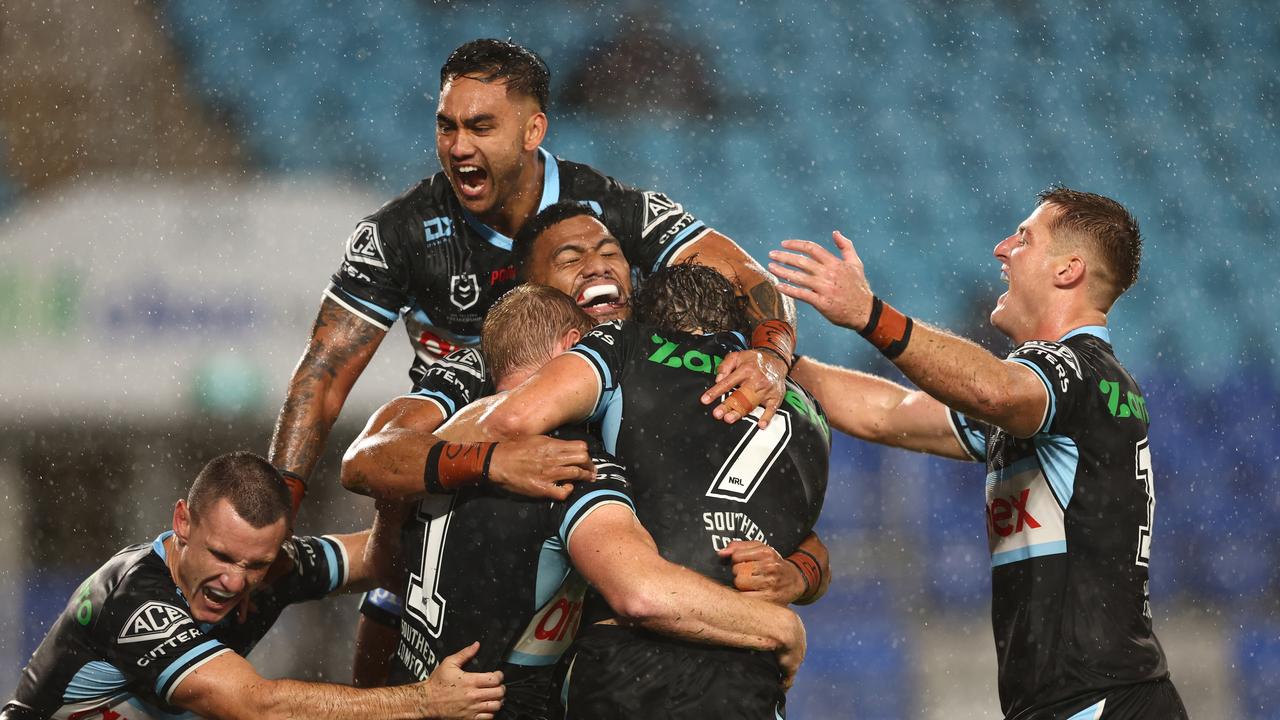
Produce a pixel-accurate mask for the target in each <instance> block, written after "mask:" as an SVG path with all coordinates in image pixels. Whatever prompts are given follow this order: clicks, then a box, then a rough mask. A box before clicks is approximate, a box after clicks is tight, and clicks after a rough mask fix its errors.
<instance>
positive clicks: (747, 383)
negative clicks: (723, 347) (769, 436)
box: [702, 349, 788, 428]
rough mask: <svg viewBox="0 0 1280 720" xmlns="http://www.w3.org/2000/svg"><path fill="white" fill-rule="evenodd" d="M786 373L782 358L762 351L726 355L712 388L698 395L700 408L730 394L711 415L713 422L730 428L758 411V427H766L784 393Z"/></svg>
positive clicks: (785, 389) (753, 350)
mask: <svg viewBox="0 0 1280 720" xmlns="http://www.w3.org/2000/svg"><path fill="white" fill-rule="evenodd" d="M787 370H788V368H787V364H786V363H785V362H783V361H782V358H780V357H778V356H777V355H774V354H772V353H769V352H765V351H763V350H758V349H749V350H739V351H737V352H733V353H729V354H728V355H726V356H725V358H724V361H723V362H721V363H720V367H719V368H717V370H716V384H715V385H712V386H711V388H710V389H709V390H707V391H706V392H704V393H703V394H702V404H703V405H710V404H711V403H712V402H714V401H715V400H716V398H719V397H721V396H723V395H724V394H725V393H730V394H729V396H728V397H726V398H725V399H724V400H723V401H722V402H721V403H720V404H719V405H717V406H716V407H715V408H714V409H713V410H712V411H711V415H712V416H713V417H715V419H717V420H723V421H725V422H726V423H729V424H730V425H732V424H733V423H736V422H738V420H740V419H742V418H744V417H746V416H748V415H750V414H751V412H752V411H753V410H755V409H756V408H757V407H762V408H764V412H763V413H762V414H761V415H760V420H759V422H758V425H759V426H760V427H761V428H765V427H768V426H769V420H771V419H772V418H773V415H774V413H776V412H777V411H778V405H780V404H782V398H783V396H784V395H785V394H786V392H787V386H786V380H787ZM735 388H736V389H735Z"/></svg>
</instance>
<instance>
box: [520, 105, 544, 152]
mask: <svg viewBox="0 0 1280 720" xmlns="http://www.w3.org/2000/svg"><path fill="white" fill-rule="evenodd" d="M546 136H547V114H546V113H544V112H542V111H538V112H536V113H534V114H533V115H530V116H529V119H528V120H526V121H525V123H524V150H525V152H532V151H534V150H537V149H538V146H539V145H541V144H542V139H543V138H545V137H546Z"/></svg>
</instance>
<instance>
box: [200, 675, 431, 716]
mask: <svg viewBox="0 0 1280 720" xmlns="http://www.w3.org/2000/svg"><path fill="white" fill-rule="evenodd" d="M241 702H242V703H243V705H244V706H245V710H244V711H242V712H236V711H232V713H231V714H227V715H218V716H214V717H218V718H226V719H227V720H240V718H244V720H249V719H250V718H253V719H255V720H257V719H266V720H276V719H277V718H278V719H279V720H286V719H289V720H293V719H296V718H311V717H323V718H325V719H326V720H368V719H369V718H371V717H376V718H387V719H388V720H393V719H394V720H412V719H413V718H423V717H438V716H439V714H440V709H439V708H438V707H436V706H435V703H433V702H432V701H431V698H429V697H427V694H426V693H425V692H424V690H423V688H422V687H421V686H419V685H406V686H400V687H387V688H353V687H347V686H346V685H331V684H327V683H310V682H300V681H297V680H263V681H262V684H261V685H260V686H257V687H254V686H250V687H249V688H246V692H245V694H244V696H242V700H241Z"/></svg>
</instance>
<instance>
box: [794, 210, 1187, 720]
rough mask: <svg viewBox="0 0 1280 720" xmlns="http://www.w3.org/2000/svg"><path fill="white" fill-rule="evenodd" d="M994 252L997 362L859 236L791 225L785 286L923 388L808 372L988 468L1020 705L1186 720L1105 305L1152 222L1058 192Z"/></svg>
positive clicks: (905, 441)
mask: <svg viewBox="0 0 1280 720" xmlns="http://www.w3.org/2000/svg"><path fill="white" fill-rule="evenodd" d="M1037 197H1038V200H1039V202H1038V204H1037V206H1036V208H1035V210H1034V212H1032V213H1031V215H1030V217H1028V218H1027V219H1026V220H1024V221H1023V222H1022V223H1021V224H1020V225H1019V226H1018V228H1017V230H1016V231H1015V232H1014V233H1013V234H1012V235H1010V236H1009V237H1007V238H1005V239H1004V240H1002V241H1000V243H999V244H998V245H996V247H995V252H994V254H995V257H996V259H997V260H998V261H999V262H1000V270H1001V276H1002V277H1003V278H1004V279H1005V281H1006V282H1007V283H1008V285H1009V289H1008V291H1007V292H1006V293H1004V294H1003V295H1001V296H1000V298H999V299H998V300H997V301H996V306H995V309H994V310H993V311H992V313H991V322H992V323H993V324H994V325H995V326H996V328H997V329H999V330H1000V331H1001V332H1003V333H1004V334H1005V335H1008V336H1009V338H1010V339H1011V340H1013V342H1014V343H1015V344H1016V345H1017V347H1016V348H1015V349H1014V350H1013V352H1012V353H1010V354H1009V356H1008V357H1007V358H1006V359H1004V360H1001V359H999V358H997V357H995V356H993V355H991V354H990V353H988V352H986V351H985V350H983V349H981V348H980V347H979V346H978V345H976V344H974V343H971V342H969V341H967V340H964V339H961V338H959V337H956V336H954V335H950V334H948V333H945V332H943V331H940V330H938V329H935V328H933V327H930V326H928V325H926V324H924V323H921V322H917V321H915V320H913V319H912V318H909V317H907V316H905V315H903V314H902V313H900V312H898V311H897V310H895V309H894V308H893V307H891V306H890V305H889V304H888V303H886V302H884V301H883V300H882V299H881V298H878V297H876V296H875V295H874V294H873V293H872V291H871V289H870V286H869V284H868V282H867V278H866V276H865V273H864V269H863V265H862V261H861V260H860V259H859V257H858V254H857V252H856V251H855V250H854V247H853V244H852V243H851V242H850V241H849V240H848V239H847V238H845V237H844V236H843V235H841V234H840V233H838V232H837V233H834V234H833V237H834V239H835V246H836V248H837V250H838V252H839V255H835V254H832V253H831V252H829V251H828V250H826V249H825V248H823V247H822V246H820V245H817V244H815V243H811V242H807V241H801V240H788V241H785V242H783V243H782V246H783V248H784V249H783V250H780V251H773V252H771V253H770V257H771V258H772V259H773V260H774V262H773V263H771V264H770V270H771V271H773V273H774V274H776V275H777V276H778V277H779V278H780V279H782V280H783V281H785V283H788V284H784V285H783V286H782V291H783V292H785V293H787V294H788V295H790V296H792V297H794V298H796V299H798V300H803V301H805V302H808V303H810V304H811V305H813V306H814V307H815V308H817V309H818V310H819V311H820V312H821V313H822V314H823V315H825V316H826V317H827V318H828V319H829V320H830V321H831V322H833V323H835V324H837V325H840V326H843V327H847V328H849V329H851V330H856V331H857V332H858V333H859V334H861V335H862V336H863V337H865V338H867V339H868V340H869V341H870V342H871V343H872V344H873V345H874V346H875V347H876V348H877V349H879V350H880V351H881V352H882V353H884V355H885V356H886V357H888V358H889V359H890V360H892V361H893V363H894V364H895V365H896V366H897V367H898V368H899V369H900V370H901V371H902V372H903V374H904V375H906V376H907V377H908V378H909V379H910V380H911V381H912V382H914V383H915V384H916V385H917V386H919V388H920V391H910V390H908V389H906V388H904V387H901V386H899V385H896V384H894V383H891V382H889V381H887V380H883V379H880V378H877V377H873V376H870V375H866V374H863V373H857V372H853V371H849V370H843V369H839V368H834V367H831V366H828V365H822V364H820V363H815V362H812V361H810V360H808V359H803V360H802V361H801V362H799V363H797V367H796V369H795V377H797V378H799V379H800V380H801V382H803V383H805V386H806V387H809V388H811V389H812V390H813V392H814V394H815V395H817V396H818V398H819V399H820V400H822V401H823V403H824V405H825V406H826V407H827V409H828V410H829V412H830V413H831V420H832V424H833V425H835V426H836V427H837V428H838V429H840V430H843V431H845V432H848V433H849V434H851V435H854V436H857V437H860V438H863V439H866V440H873V441H876V442H881V443H885V444H889V445H894V446H897V447H903V448H908V449H911V450H917V451H923V452H930V453H934V454H937V455H943V456H946V457H952V458H958V459H972V460H977V461H985V462H986V465H987V475H986V478H987V483H986V488H987V491H986V499H987V507H986V518H987V523H986V524H987V537H988V541H989V545H990V549H991V572H992V603H991V614H992V624H993V626H994V630H995V639H996V655H997V658H998V660H999V688H1000V705H1001V708H1002V709H1003V711H1004V713H1005V716H1006V717H1007V718H1011V719H1016V720H1039V719H1041V718H1044V719H1046V720H1047V719H1048V718H1093V719H1096V718H1103V719H1104V720H1112V719H1129V718H1133V719H1150V720H1156V719H1157V718H1159V719H1161V720H1168V719H1171V718H1173V719H1176V718H1185V717H1186V710H1185V709H1184V708H1183V705H1182V701H1181V699H1180V698H1179V696H1178V692H1177V690H1176V689H1175V688H1174V686H1173V683H1172V681H1171V680H1170V679H1169V670H1168V665H1167V663H1166V660H1165V655H1164V651H1163V650H1162V649H1161V647H1160V643H1159V641H1158V640H1157V639H1156V636H1155V633H1154V632H1153V631H1152V623H1151V603H1150V596H1149V594H1148V563H1149V561H1150V557H1151V531H1152V525H1153V519H1154V518H1153V514H1154V508H1155V496H1154V491H1153V486H1152V465H1151V449H1150V445H1149V443H1148V441H1147V424H1148V416H1147V408H1146V403H1145V402H1144V401H1143V398H1142V391H1141V389H1139V387H1138V385H1137V383H1136V382H1135V381H1134V380H1133V377H1132V376H1131V375H1130V374H1129V372H1128V371H1127V370H1125V368H1124V366H1122V365H1121V364H1120V361H1119V360H1117V359H1116V356H1115V351H1114V350H1113V349H1112V346H1111V336H1110V331H1109V330H1108V328H1107V313H1108V312H1109V311H1110V310H1111V307H1112V305H1113V304H1114V303H1115V301H1116V300H1117V299H1118V298H1119V297H1120V295H1121V294H1123V293H1124V292H1125V291H1126V290H1128V289H1129V287H1131V286H1132V285H1133V283H1134V282H1135V281H1136V280H1137V278H1138V265H1139V260H1140V259H1141V254H1142V239H1141V235H1140V233H1139V230H1138V223H1137V221H1136V220H1135V219H1134V218H1133V216H1132V215H1131V214H1130V213H1129V212H1128V211H1127V210H1126V209H1125V208H1124V207H1123V206H1121V205H1120V204H1119V203H1117V202H1115V201H1114V200H1111V199H1109V198H1106V197H1102V196H1100V195H1095V194H1092V193H1086V192H1079V191H1076V190H1070V189H1067V188H1063V187H1055V188H1051V189H1049V190H1046V191H1044V192H1042V193H1040V194H1039V195H1038V196H1037Z"/></svg>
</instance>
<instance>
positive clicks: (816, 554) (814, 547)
mask: <svg viewBox="0 0 1280 720" xmlns="http://www.w3.org/2000/svg"><path fill="white" fill-rule="evenodd" d="M796 553H798V554H807V555H808V557H810V558H812V559H813V560H814V561H815V562H816V563H817V565H818V572H819V576H818V577H819V580H818V586H817V587H816V588H810V589H809V591H808V592H807V593H805V594H804V595H802V596H801V597H800V599H799V600H797V601H796V603H797V604H800V605H809V604H811V603H815V602H817V601H818V600H819V599H820V598H821V597H822V596H823V595H826V594H827V588H829V587H831V554H830V553H829V552H828V551H827V546H826V545H825V544H824V543H823V542H822V540H821V539H820V538H819V537H818V535H817V533H809V534H808V535H807V536H805V539H804V540H801V541H800V545H799V546H798V547H797V548H796Z"/></svg>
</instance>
